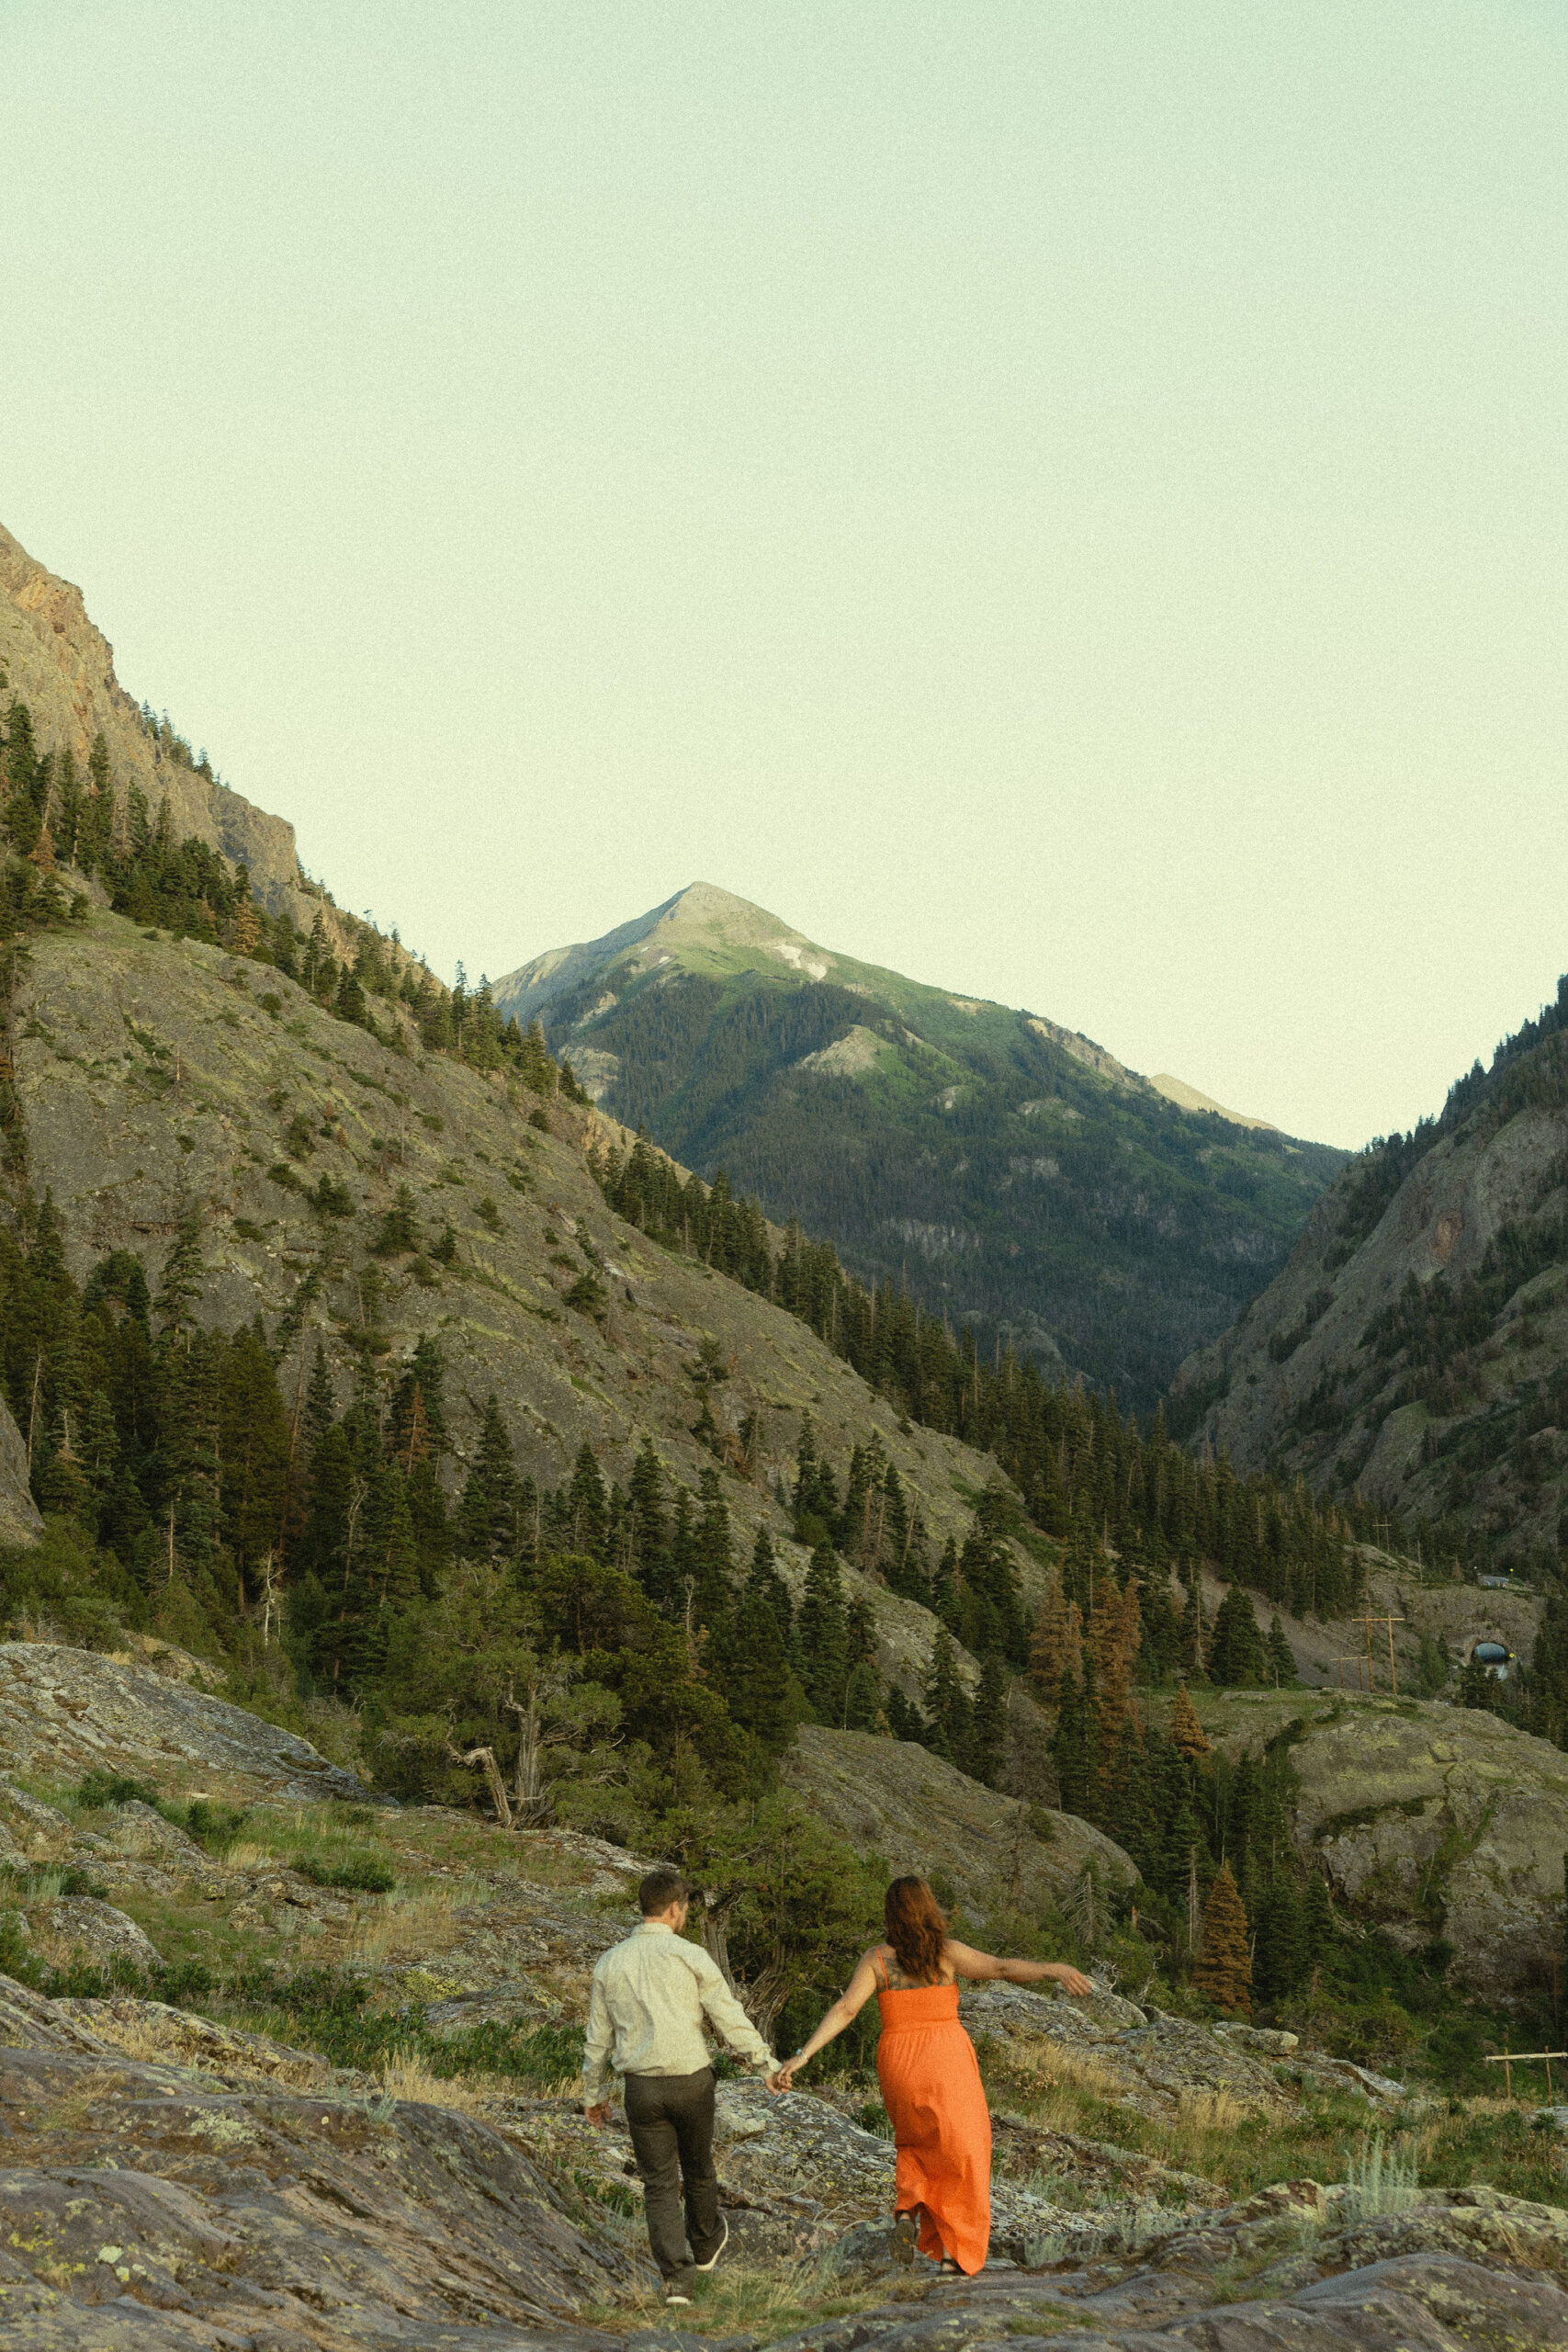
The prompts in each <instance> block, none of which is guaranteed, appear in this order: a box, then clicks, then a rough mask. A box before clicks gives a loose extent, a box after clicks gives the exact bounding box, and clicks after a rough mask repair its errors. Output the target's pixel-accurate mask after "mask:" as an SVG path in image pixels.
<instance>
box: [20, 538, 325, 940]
mask: <svg viewBox="0 0 1568 2352" xmlns="http://www.w3.org/2000/svg"><path fill="white" fill-rule="evenodd" d="M0 669H4V671H5V672H6V674H7V675H8V676H9V679H10V684H11V691H12V693H14V694H17V695H20V696H21V699H22V700H23V701H24V702H25V703H26V704H27V705H28V707H29V708H30V710H31V712H32V715H33V723H34V726H35V728H36V729H37V733H38V740H39V748H40V749H41V750H45V751H52V750H62V751H63V750H67V749H68V750H69V751H70V752H72V754H73V757H74V759H75V761H76V764H77V767H78V770H84V771H85V765H86V760H87V754H88V752H89V751H90V750H91V749H92V743H93V738H94V736H95V735H96V734H97V733H98V732H99V730H100V729H101V730H102V732H103V734H104V737H105V739H106V741H107V744H108V748H109V759H110V763H111V765H112V769H113V775H114V782H115V789H116V791H117V793H118V794H119V795H120V796H121V797H123V796H124V795H125V793H126V792H127V791H129V789H130V787H131V786H133V785H134V786H139V787H140V788H141V791H143V792H144V793H145V794H146V795H147V800H148V805H149V807H150V808H151V809H152V811H153V812H154V814H155V813H156V811H157V808H158V804H159V802H160V801H161V800H162V799H164V798H165V797H166V798H167V800H168V803H169V808H170V812H171V814H172V816H173V819H174V824H175V836H176V838H178V839H182V840H183V839H184V838H185V837H186V835H188V834H195V835H196V836H197V838H198V839H199V840H201V841H204V842H210V843H211V845H212V846H213V848H215V849H220V850H221V851H222V852H223V854H224V855H225V856H226V857H231V858H243V860H244V862H245V864H246V865H248V866H249V868H250V871H251V878H252V880H253V881H254V883H255V885H256V888H258V890H259V891H260V892H261V894H262V896H263V898H264V899H265V900H266V902H267V904H268V905H269V906H271V907H274V908H280V907H284V906H287V907H288V910H289V912H290V913H292V914H293V915H294V918H295V921H296V922H299V920H300V918H301V913H303V920H304V923H305V926H306V928H307V929H309V927H310V914H311V911H312V910H313V903H314V902H313V901H312V900H310V899H308V898H307V897H306V896H305V894H304V893H303V892H302V891H301V890H300V889H299V878H300V877H299V858H298V856H297V855H296V854H295V848H294V828H293V826H292V825H290V824H288V823H286V822H285V820H284V819H283V818H281V817H271V816H268V815H267V813H266V812H265V809H257V808H255V807H254V805H253V804H252V802H250V801H249V800H246V799H244V798H243V797H242V796H241V795H240V794H239V793H237V792H232V791H231V790H230V789H229V787H228V786H227V785H221V784H216V783H211V782H209V779H208V778H207V777H206V776H204V775H198V774H197V771H196V770H195V769H193V768H188V767H186V765H185V764H184V763H183V762H181V761H177V760H175V759H173V758H171V757H169V756H167V755H166V754H165V753H164V752H162V751H161V750H160V749H159V748H158V747H157V746H156V745H154V744H153V742H152V739H151V738H150V736H149V735H148V732H147V729H146V728H145V727H144V726H143V725H142V723H141V711H140V709H139V708H138V707H137V705H136V704H135V702H133V701H132V699H131V697H130V695H128V694H127V693H126V691H125V688H124V687H123V686H122V685H121V684H119V681H118V678H117V677H116V676H115V670H114V649H113V647H112V646H111V645H110V644H109V643H108V640H107V639H106V638H105V637H104V636H103V635H102V634H101V633H100V631H99V630H98V629H96V628H95V627H94V625H93V623H92V622H91V620H89V618H88V617H87V610H86V606H85V604H84V602H83V598H82V591H81V590H80V589H79V588H76V587H73V585H72V583H71V582H69V581H68V580H60V579H57V578H56V577H55V575H54V573H53V572H52V571H46V570H45V569H44V567H43V565H42V564H41V563H38V562H35V561H34V560H33V558H32V557H31V556H29V555H28V552H27V550H26V548H23V547H21V546H19V545H18V543H17V540H16V539H14V538H13V537H11V534H10V532H9V531H7V530H5V529H4V528H0Z"/></svg>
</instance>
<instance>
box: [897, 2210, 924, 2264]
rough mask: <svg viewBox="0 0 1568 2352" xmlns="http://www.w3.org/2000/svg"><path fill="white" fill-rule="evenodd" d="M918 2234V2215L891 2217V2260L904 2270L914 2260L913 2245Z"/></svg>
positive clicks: (908, 2214) (899, 2214)
mask: <svg viewBox="0 0 1568 2352" xmlns="http://www.w3.org/2000/svg"><path fill="white" fill-rule="evenodd" d="M919 2233H920V2217H919V2214H918V2213H895V2215H894V2216H893V2259H894V2261H895V2262H897V2263H901V2264H902V2265H903V2266H904V2267H905V2268H906V2269H908V2267H909V2266H910V2265H911V2264H912V2263H913V2261H914V2259H915V2243H916V2240H917V2239H918V2238H919Z"/></svg>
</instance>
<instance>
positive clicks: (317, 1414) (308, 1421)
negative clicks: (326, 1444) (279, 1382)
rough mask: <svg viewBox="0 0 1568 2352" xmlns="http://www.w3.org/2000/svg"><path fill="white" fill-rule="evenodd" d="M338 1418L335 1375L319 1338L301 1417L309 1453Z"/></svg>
mask: <svg viewBox="0 0 1568 2352" xmlns="http://www.w3.org/2000/svg"><path fill="white" fill-rule="evenodd" d="M336 1419H337V1395H336V1392H335V1390H334V1389H333V1376H332V1373H331V1371H330V1369H329V1368H328V1364H327V1351H326V1350H325V1348H323V1347H322V1345H321V1341H320V1340H317V1342H316V1354H315V1360H314V1362H313V1363H312V1364H311V1366H310V1385H309V1386H308V1387H307V1388H306V1391H305V1406H304V1412H303V1415H302V1417H301V1433H302V1435H303V1438H304V1442H305V1451H306V1453H307V1454H313V1453H315V1450H316V1446H317V1443H318V1442H319V1440H320V1439H321V1438H322V1437H324V1436H325V1434H326V1432H327V1430H330V1429H331V1427H332V1425H333V1422H334V1421H335V1420H336Z"/></svg>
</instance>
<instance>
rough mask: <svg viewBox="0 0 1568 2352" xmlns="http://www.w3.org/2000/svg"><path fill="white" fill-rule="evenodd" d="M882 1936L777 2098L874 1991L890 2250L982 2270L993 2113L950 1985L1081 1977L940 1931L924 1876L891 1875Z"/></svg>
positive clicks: (790, 2063) (1072, 1982)
mask: <svg viewBox="0 0 1568 2352" xmlns="http://www.w3.org/2000/svg"><path fill="white" fill-rule="evenodd" d="M883 1919H884V1925H885V1926H886V1930H887V1940H886V1943H885V1944H878V1945H877V1946H876V1947H875V1948H874V1950H873V1951H868V1952H867V1953H866V1954H865V1955H864V1957H863V1959H862V1961H861V1962H860V1965H859V1966H858V1967H857V1968H856V1970H855V1973H854V1974H853V1975H852V1977H851V1979H850V1981H849V1985H848V1986H847V1987H846V1989H845V1991H844V1993H843V1995H842V1996H841V1997H840V1999H839V2000H837V2001H835V2002H834V2004H833V2006H832V2007H831V2008H830V2009H829V2012H828V2014H827V2016H826V2017H825V2018H823V2020H822V2022H821V2024H820V2025H819V2026H818V2029H817V2030H816V2032H815V2033H814V2034H813V2035H812V2036H811V2039H810V2040H809V2041H807V2042H803V2043H802V2045H801V2047H800V2048H799V2049H798V2050H797V2051H796V2052H795V2056H794V2057H793V2058H791V2059H789V2060H787V2061H786V2062H785V2064H784V2065H782V2066H781V2067H780V2068H779V2070H778V2072H777V2074H776V2075H770V2077H769V2084H770V2087H771V2088H773V2089H774V2090H780V2091H787V2090H788V2089H789V2087H790V2086H791V2084H792V2082H793V2081H794V2078H795V2075H796V2074H797V2073H798V2071H799V2069H800V2068H801V2067H802V2066H804V2065H805V2064H806V2062H807V2059H808V2058H812V2057H814V2056H815V2055H816V2053H817V2052H818V2050H821V2049H823V2048H825V2047H826V2045H827V2044H828V2043H829V2041H832V2040H833V2038H834V2036H835V2035H836V2034H840V2033H842V2031H843V2030H844V2028H845V2027H846V2026H847V2025H848V2024H849V2022H850V2020H851V2018H856V2017H858V2016H859V2015H860V2012H861V2011H862V2009H863V2008H864V2007H865V2005H866V2003H867V2001H868V2000H870V1998H871V1996H872V1994H873V1992H874V1993H875V1995H876V1998H877V2005H878V2007H880V2009H881V2011H882V2036H881V2039H880V2041H878V2042H877V2045H876V2073H877V2079H878V2081H879V2082H880V2083H881V2085H882V2100H883V2105H884V2106H885V2107H886V2109H887V2112H888V2115H889V2116H890V2117H891V2119H892V2123H893V2141H894V2145H895V2146H896V2147H897V2152H898V2159H897V2185H896V2190H895V2203H896V2206H897V2214H896V2218H895V2220H894V2223H893V2245H894V2252H895V2254H896V2255H897V2258H898V2259H899V2261H901V2262H912V2261H913V2260H914V2256H915V2246H916V2244H917V2236H916V2231H917V2225H918V2228H919V2239H918V2243H919V2249H920V2252H921V2253H922V2254H928V2255H930V2256H931V2257H932V2258H933V2260H936V2261H940V2262H941V2264H942V2268H943V2269H944V2270H950V2271H963V2272H964V2273H965V2274H969V2275H972V2274H973V2273H974V2272H975V2271H976V2270H979V2269H981V2268H982V2267H984V2264H985V2260H986V2248H987V2245H988V2244H989V2241H990V2235H991V2117H990V2110H989V2109H987V2105H986V2094H985V2092H984V2090H983V2089H982V2088H981V2085H980V2069H979V2065H978V2064H977V2062H976V2056H975V2045H974V2043H973V2042H972V2041H970V2039H969V2036H968V2035H967V2034H966V2033H965V2032H964V2028H963V2027H962V2026H961V2025H960V2024H959V2022H958V1979H959V1977H961V1976H963V1977H966V1978H968V1979H969V1980H970V1981H971V1982H972V1983H979V1984H986V1983H989V1982H991V1981H992V1980H994V1979H995V1978H998V1977H1000V1978H1001V1979H1002V1980H1003V1982H1004V1983H1006V1984H1009V1985H1038V1984H1039V1983H1040V1982H1041V1981H1042V1979H1043V1978H1044V1977H1047V1976H1054V1977H1055V1979H1056V1981H1057V1983H1058V1984H1059V1985H1065V1986H1066V1990H1067V1991H1068V1992H1069V1993H1072V1994H1076V1995H1077V1996H1080V1997H1081V1996H1083V1995H1084V1994H1086V1993H1090V1992H1092V1991H1093V1989H1094V1987H1093V1986H1092V1985H1090V1983H1089V1978H1088V1977H1087V1976H1084V1975H1082V1974H1080V1973H1079V1972H1078V1970H1077V1969H1076V1968H1069V1967H1067V1966H1066V1962H1062V1961H1055V1960H997V1959H994V1958H993V1957H992V1955H991V1954H990V1953H989V1952H988V1951H971V1949H970V1947H969V1946H968V1945H967V1944H961V1943H958V1942H956V1941H955V1940H954V1939H953V1937H952V1936H950V1935H949V1934H948V1932H947V1921H946V1920H945V1919H944V1918H943V1917H942V1911H941V1909H940V1907H939V1905H938V1904H937V1899H936V1897H935V1895H934V1894H932V1893H931V1888H930V1887H929V1886H928V1885H927V1884H926V1883H925V1880H924V1879H923V1878H896V1879H895V1880H894V1882H893V1883H892V1885H891V1886H890V1887H889V1888H888V1890H887V1895H886V1902H885V1904H884V1906H883Z"/></svg>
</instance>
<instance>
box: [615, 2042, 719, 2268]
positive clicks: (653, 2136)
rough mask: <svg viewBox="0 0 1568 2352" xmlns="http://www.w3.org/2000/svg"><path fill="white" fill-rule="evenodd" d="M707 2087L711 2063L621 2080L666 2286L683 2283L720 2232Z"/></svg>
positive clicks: (711, 2080) (655, 2252)
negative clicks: (690, 2071)
mask: <svg viewBox="0 0 1568 2352" xmlns="http://www.w3.org/2000/svg"><path fill="white" fill-rule="evenodd" d="M713 2083H714V2076H713V2068H712V2067H711V2066H704V2067H701V2068H700V2069H699V2070H698V2072H697V2073H696V2074H694V2075H626V2077H625V2085H626V2122H627V2124H628V2126H629V2127H630V2130H631V2135H632V2151H633V2154H635V2155H636V2157H637V2171H638V2172H639V2173H640V2174H641V2176H642V2186H643V2201H644V2203H645V2204H646V2205H647V2207H648V2242H649V2245H650V2246H651V2247H652V2248H653V2258H654V2260H655V2262H657V2263H658V2265H659V2267H660V2271H661V2273H662V2274H663V2277H664V2278H665V2280H666V2282H669V2281H671V2280H674V2279H682V2280H683V2281H688V2282H689V2280H690V2278H691V2275H692V2266H693V2264H694V2263H696V2262H706V2261H707V2260H708V2258H709V2256H711V2255H712V2254H714V2253H715V2252H716V2249H717V2247H718V2245H719V2242H720V2240H721V2239H722V2237H723V2235H724V2228H723V2224H722V2223H721V2222H720V2221H719V2218H718V2175H717V2173H716V2171H715V2170H714V2162H713ZM682 2190H684V2192H685V2194H684V2199H683V2200H682Z"/></svg>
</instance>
